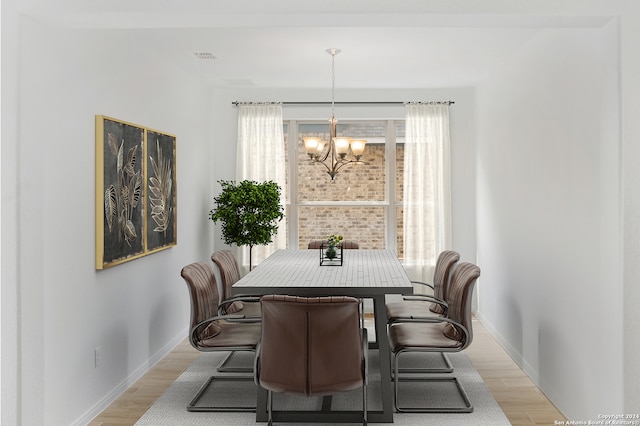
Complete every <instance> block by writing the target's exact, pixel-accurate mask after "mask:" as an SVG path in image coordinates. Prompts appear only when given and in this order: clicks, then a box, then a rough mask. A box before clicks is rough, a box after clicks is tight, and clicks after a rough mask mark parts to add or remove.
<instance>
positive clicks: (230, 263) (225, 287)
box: [211, 250, 260, 317]
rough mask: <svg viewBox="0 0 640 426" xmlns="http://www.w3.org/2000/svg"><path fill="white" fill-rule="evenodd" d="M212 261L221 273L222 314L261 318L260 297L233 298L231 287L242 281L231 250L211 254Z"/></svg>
mask: <svg viewBox="0 0 640 426" xmlns="http://www.w3.org/2000/svg"><path fill="white" fill-rule="evenodd" d="M211 260H212V261H213V263H215V265H216V266H217V267H218V270H219V271H220V278H221V279H222V286H221V287H222V294H221V302H220V314H221V315H225V314H242V315H245V316H248V317H254V316H255V317H259V316H260V297H259V296H253V297H248V296H236V297H234V296H232V295H231V287H232V286H233V285H234V284H235V283H237V282H238V280H240V278H241V275H240V267H239V266H238V261H237V260H236V257H235V256H234V255H233V253H232V252H231V251H230V250H219V251H216V252H214V253H213V254H211Z"/></svg>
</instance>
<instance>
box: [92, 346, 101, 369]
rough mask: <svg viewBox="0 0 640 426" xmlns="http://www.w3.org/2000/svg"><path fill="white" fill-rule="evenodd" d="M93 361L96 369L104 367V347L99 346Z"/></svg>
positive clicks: (94, 353)
mask: <svg viewBox="0 0 640 426" xmlns="http://www.w3.org/2000/svg"><path fill="white" fill-rule="evenodd" d="M93 361H94V366H95V368H98V367H100V365H102V346H98V347H97V348H96V349H95V350H94V352H93Z"/></svg>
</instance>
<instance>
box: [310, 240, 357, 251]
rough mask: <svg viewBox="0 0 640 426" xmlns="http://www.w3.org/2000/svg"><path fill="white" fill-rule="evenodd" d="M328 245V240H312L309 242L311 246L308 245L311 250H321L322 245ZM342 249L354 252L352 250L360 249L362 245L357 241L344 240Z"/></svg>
mask: <svg viewBox="0 0 640 426" xmlns="http://www.w3.org/2000/svg"><path fill="white" fill-rule="evenodd" d="M326 243H327V241H326V240H312V241H309V244H307V248H308V249H309V250H311V249H319V248H320V246H321V245H322V244H326ZM342 248H343V249H345V250H352V249H356V250H357V249H359V248H360V245H359V244H358V243H357V242H355V241H351V240H344V241H342Z"/></svg>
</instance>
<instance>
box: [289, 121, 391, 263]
mask: <svg viewBox="0 0 640 426" xmlns="http://www.w3.org/2000/svg"><path fill="white" fill-rule="evenodd" d="M385 126H386V122H360V123H357V124H347V125H343V126H340V125H339V126H338V135H339V136H341V135H348V136H350V137H352V138H362V139H367V140H370V139H371V138H377V139H378V140H384V137H385ZM326 128H327V132H324V133H323V132H317V131H316V132H307V133H304V134H303V133H301V134H300V140H299V141H298V145H297V146H298V165H299V168H298V171H299V174H298V197H299V200H300V201H302V202H309V201H345V202H348V201H384V200H385V195H386V188H385V173H386V170H385V146H384V145H383V144H367V147H366V149H365V153H364V155H363V158H362V161H364V162H365V163H366V164H349V165H346V166H344V167H343V168H341V169H340V171H339V173H338V175H337V176H336V178H335V180H334V181H333V182H332V181H331V178H330V177H329V175H328V174H327V173H326V168H325V167H324V166H322V165H321V164H314V163H311V162H310V161H309V157H308V155H307V154H306V152H305V150H304V145H303V143H302V137H306V136H318V137H321V138H323V139H324V140H325V141H327V140H328V139H329V134H328V126H326ZM396 158H397V164H396V179H395V180H396V200H398V201H402V174H403V162H404V161H403V159H404V147H403V145H398V146H397V148H396ZM397 212H398V214H399V215H398V223H397V224H396V229H397V233H398V252H399V253H398V254H399V256H400V257H402V241H403V240H402V208H401V207H400V208H397ZM385 226H386V225H385V208H384V207H382V206H344V207H343V206H331V207H328V206H301V207H300V208H299V229H298V232H299V244H298V245H299V247H300V248H301V249H302V248H306V247H307V244H308V242H309V241H311V240H320V239H324V238H326V236H327V235H329V234H332V233H335V234H340V235H342V236H344V238H345V239H346V240H353V241H356V242H358V243H359V245H360V248H363V249H383V248H385V229H386V228H385ZM391 226H393V225H391Z"/></svg>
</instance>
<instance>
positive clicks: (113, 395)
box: [72, 328, 189, 426]
mask: <svg viewBox="0 0 640 426" xmlns="http://www.w3.org/2000/svg"><path fill="white" fill-rule="evenodd" d="M188 332H189V330H188V329H186V328H185V329H184V330H182V331H181V332H180V333H178V335H177V336H176V337H174V338H173V339H171V341H169V343H167V344H166V345H164V346H163V347H162V349H160V350H159V351H158V352H156V353H155V354H154V355H153V356H152V357H151V358H149V359H148V360H147V361H146V362H144V363H142V365H140V366H139V367H138V368H136V369H135V370H134V371H133V372H132V373H131V374H130V375H129V376H128V377H127V378H126V379H124V380H123V381H122V382H121V383H120V384H118V385H117V386H116V387H115V388H114V389H113V390H111V392H109V393H108V394H107V395H105V396H104V398H102V399H101V400H100V401H98V403H96V404H95V405H94V406H93V407H91V408H90V409H89V410H88V411H87V412H86V413H85V414H83V415H82V416H81V417H80V418H78V419H77V420H76V421H74V422H73V423H72V425H74V426H84V425H87V424H88V423H89V422H91V420H93V419H95V418H96V417H97V416H98V415H99V414H100V413H102V412H103V411H104V410H105V409H106V408H107V407H108V406H109V405H111V403H113V401H115V400H116V399H118V397H120V395H122V394H123V393H124V392H125V391H126V390H127V389H129V387H130V386H131V385H133V384H134V383H135V382H136V381H138V379H140V378H141V377H142V376H144V375H145V374H146V373H147V372H148V371H149V370H150V369H151V368H153V366H155V365H156V364H157V363H158V362H160V361H161V360H162V358H164V357H165V356H167V355H168V354H169V353H170V352H171V351H172V350H173V349H174V348H175V347H176V346H178V344H179V343H180V342H182V341H183V340H184V338H185V336H186V335H187V334H188Z"/></svg>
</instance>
